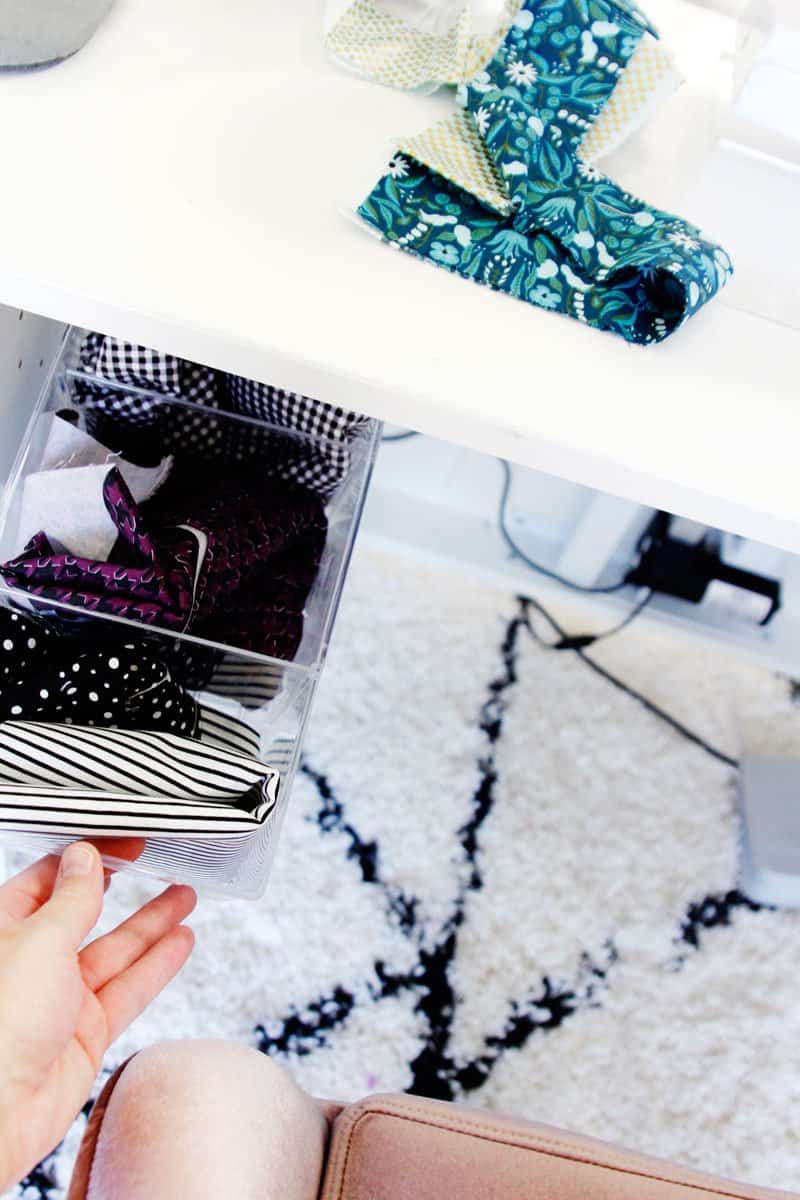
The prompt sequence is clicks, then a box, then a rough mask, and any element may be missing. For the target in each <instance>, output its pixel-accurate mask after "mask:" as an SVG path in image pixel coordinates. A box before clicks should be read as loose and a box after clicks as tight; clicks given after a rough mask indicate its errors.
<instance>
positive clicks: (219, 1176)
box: [89, 1040, 327, 1200]
mask: <svg viewBox="0 0 800 1200" xmlns="http://www.w3.org/2000/svg"><path fill="white" fill-rule="evenodd" d="M326 1135H327V1126H326V1122H325V1120H324V1117H323V1116H322V1114H321V1112H320V1110H319V1108H318V1107H317V1106H316V1105H315V1103H314V1101H313V1100H312V1099H311V1098H310V1097H309V1096H308V1095H307V1094H306V1093H305V1092H303V1091H302V1090H301V1089H300V1088H299V1087H298V1086H297V1084H295V1083H294V1081H293V1080H292V1078H291V1077H290V1076H289V1074H288V1073H287V1072H286V1071H285V1070H284V1069H283V1068H282V1067H280V1066H278V1065H277V1064H276V1063H275V1062H273V1061H272V1060H271V1059H268V1058H266V1057H265V1056H264V1055H263V1054H259V1053H258V1052H257V1051H256V1050H252V1049H250V1048H249V1047H247V1046H243V1045H241V1044H240V1043H236V1042H223V1041H216V1040H202V1041H201V1040H198V1041H174V1042H162V1043H159V1044H158V1045H155V1046H152V1047H150V1048H149V1049H147V1050H144V1051H142V1052H141V1053H140V1054H138V1055H137V1056H136V1057H135V1058H134V1059H133V1060H132V1061H131V1062H130V1063H129V1065H128V1066H127V1067H126V1069H125V1071H124V1072H123V1074H122V1076H121V1077H120V1080H119V1082H118V1084H117V1086H116V1088H115V1090H114V1092H113V1094H112V1097H111V1100H110V1103H109V1106H108V1111H107V1113H106V1117H105V1120H104V1122H103V1129H102V1133H101V1137H100V1141H99V1143H98V1152H97V1155H96V1159H95V1164H94V1168H93V1170H92V1178H91V1188H90V1193H89V1195H90V1200H112V1198H113V1200H117V1198H119V1200H129V1198H131V1200H138V1197H139V1196H140V1195H141V1196H142V1197H144V1196H148V1200H156V1198H157V1197H160V1196H161V1195H162V1194H163V1195H164V1196H167V1195H170V1189H171V1188H175V1187H179V1186H180V1187H181V1188H182V1189H183V1191H184V1194H189V1187H190V1186H191V1188H192V1189H194V1190H193V1191H192V1194H193V1195H194V1196H197V1197H198V1200H199V1198H200V1197H202V1196H204V1195H208V1196H212V1195H217V1194H222V1193H221V1192H219V1191H218V1189H219V1188H220V1187H223V1188H225V1187H227V1188H228V1190H229V1191H230V1189H231V1175H233V1176H234V1178H237V1179H238V1181H239V1184H240V1194H242V1195H250V1191H249V1188H248V1178H247V1177H248V1174H252V1175H253V1176H254V1178H257V1176H258V1175H259V1174H260V1175H261V1181H262V1187H263V1184H264V1182H265V1181H266V1180H269V1179H273V1180H274V1195H276V1196H278V1195H280V1196H284V1195H285V1196H287V1197H291V1200H294V1197H297V1198H298V1200H306V1197H314V1196H315V1195H316V1186H317V1182H318V1179H319V1173H320V1171H321V1169H322V1158H323V1154H324V1149H325V1140H326ZM157 1180H158V1181H159V1182H158V1184H157V1185H156V1181H157ZM154 1189H155V1190H154ZM233 1190H234V1191H235V1189H233ZM172 1194H173V1195H174V1194H177V1193H175V1192H172ZM253 1194H254V1195H255V1194H256V1192H255V1191H254V1192H253ZM262 1194H263V1195H264V1196H266V1197H269V1196H270V1195H272V1194H273V1189H271V1188H269V1189H268V1188H264V1190H263V1192H262Z"/></svg>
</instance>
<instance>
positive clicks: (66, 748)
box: [0, 721, 280, 838]
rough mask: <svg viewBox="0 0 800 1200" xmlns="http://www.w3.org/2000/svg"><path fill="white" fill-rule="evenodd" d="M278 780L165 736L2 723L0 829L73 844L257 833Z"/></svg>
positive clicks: (255, 764) (223, 754)
mask: <svg viewBox="0 0 800 1200" xmlns="http://www.w3.org/2000/svg"><path fill="white" fill-rule="evenodd" d="M279 784H280V773H279V771H277V770H276V769H275V768H273V767H271V766H267V765H266V764H265V763H262V762H260V761H259V760H258V759H255V758H252V757H248V756H246V755H243V754H237V753H235V752H233V751H232V750H230V749H226V750H222V749H216V748H215V747H213V746H210V745H208V744H205V743H202V742H196V741H192V740H191V739H189V738H183V737H178V736H176V735H174V734H169V733H155V732H144V731H142V730H135V731H134V730H124V731H123V730H117V729H97V728H88V727H86V726H79V725H71V726H63V725H49V724H44V723H39V722H36V721H6V722H3V723H1V724H0V829H4V830H14V831H17V832H25V833H28V832H35V831H42V832H48V833H50V834H53V833H59V834H64V835H65V836H70V837H87V836H95V837H96V836H111V837H114V836H122V835H128V834H136V835H139V836H142V837H165V836H174V837H191V838H194V837H214V838H224V837H226V836H228V835H229V834H230V835H237V836H239V835H242V834H247V833H254V832H257V831H258V830H259V829H261V828H262V827H263V826H264V824H265V822H266V821H267V820H268V818H269V816H270V814H271V813H272V812H273V811H274V809H275V805H276V803H277V798H278V788H279Z"/></svg>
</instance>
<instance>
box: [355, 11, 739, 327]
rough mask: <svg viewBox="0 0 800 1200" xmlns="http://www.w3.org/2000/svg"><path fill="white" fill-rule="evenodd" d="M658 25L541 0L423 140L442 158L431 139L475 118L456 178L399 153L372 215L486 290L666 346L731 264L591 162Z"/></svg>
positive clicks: (392, 233)
mask: <svg viewBox="0 0 800 1200" xmlns="http://www.w3.org/2000/svg"><path fill="white" fill-rule="evenodd" d="M653 32H654V31H653V30H652V27H651V26H650V25H649V24H648V23H647V21H646V19H645V18H643V16H642V14H641V13H640V11H639V10H638V8H636V6H635V5H633V4H628V3H624V4H623V3H621V2H616V3H615V2H614V0H592V3H591V5H587V4H586V3H585V0H550V2H548V3H546V4H545V3H542V2H541V0H527V3H525V4H524V5H523V6H522V7H521V9H520V11H519V12H518V14H517V16H516V17H515V19H514V22H513V25H512V28H511V30H510V32H509V34H508V36H507V37H506V39H505V41H504V42H503V44H502V46H501V47H500V49H499V50H498V51H497V53H496V54H495V56H494V58H493V59H492V61H491V62H490V63H489V64H488V65H487V66H486V67H485V69H484V70H482V71H480V72H479V73H478V74H477V75H476V76H475V77H474V78H473V79H471V80H470V81H469V82H468V84H467V85H466V88H465V90H464V101H465V105H466V113H465V116H464V118H462V119H460V120H458V121H453V122H451V123H450V125H449V126H448V128H447V130H442V129H441V128H440V129H439V131H438V133H437V134H436V135H433V134H431V133H429V134H428V135H427V137H426V136H425V135H423V137H422V150H423V153H422V154H421V158H422V159H427V161H428V162H430V161H432V159H431V155H430V153H429V151H430V148H431V145H434V149H435V146H436V144H437V143H441V141H442V139H443V138H445V137H451V138H455V139H456V140H458V138H459V136H460V133H459V131H463V130H464V129H465V128H466V126H465V122H466V121H471V122H472V128H471V129H470V131H469V133H468V134H466V135H464V143H463V145H464V146H465V147H466V149H463V147H462V149H461V150H453V149H451V150H450V152H449V156H448V159H447V161H448V164H449V166H448V174H449V175H450V179H447V178H445V177H444V176H443V175H441V174H439V173H438V172H437V171H435V170H434V169H432V168H431V167H430V166H429V165H427V164H426V163H425V162H415V161H414V159H413V158H408V159H406V158H404V157H403V156H402V155H396V156H395V158H394V159H393V160H392V162H391V163H390V166H389V170H388V171H387V173H386V175H384V177H383V178H382V179H381V180H380V181H379V183H378V184H377V186H376V187H375V188H374V189H373V191H372V192H371V193H370V195H369V196H368V197H367V198H366V200H365V201H364V202H363V204H362V205H361V206H360V207H359V210H358V212H359V215H360V216H361V217H362V218H363V220H364V221H366V222H367V224H369V225H370V226H371V227H372V228H374V229H376V230H377V231H378V232H379V233H380V234H381V235H382V236H383V237H384V238H386V240H388V241H389V242H392V243H393V244H395V245H397V246H398V247H400V248H401V249H404V250H406V251H407V252H409V253H412V254H415V255H417V256H418V257H421V258H424V259H426V260H427V261H429V262H431V263H434V264H435V265H438V266H442V267H446V268H447V269H449V270H451V271H456V272H458V273H459V274H461V275H463V276H465V277H467V278H470V279H474V280H475V281H477V282H479V283H483V284H484V285H486V286H489V287H492V288H494V289H497V290H500V291H505V292H507V293H509V294H510V295H512V296H515V297H517V298H520V299H524V300H526V301H528V302H529V303H532V304H536V305H538V306H540V307H543V308H547V309H550V310H552V311H558V312H562V313H565V314H568V315H570V316H573V317H575V318H577V319H578V320H580V321H582V322H585V323H587V324H590V325H594V326H595V327H597V328H600V329H606V330H609V331H611V332H614V333H617V334H619V335H621V336H622V337H624V338H626V340H628V341H631V342H636V343H639V344H644V345H647V344H650V343H652V342H658V341H661V340H663V338H665V337H667V336H668V335H669V334H670V333H672V332H673V331H674V330H675V329H677V328H678V327H679V325H681V324H682V323H683V322H684V321H685V320H686V319H687V318H688V317H689V316H691V315H692V314H693V313H695V312H696V311H697V310H698V309H699V308H700V307H701V306H702V305H703V304H705V303H707V301H708V300H710V299H711V298H712V297H713V296H715V295H716V293H717V292H718V291H719V289H720V288H721V287H723V286H724V284H725V283H726V281H727V279H728V278H729V276H730V274H731V272H732V267H731V263H730V259H729V258H728V255H727V254H726V252H725V251H724V250H723V249H722V248H721V247H720V246H717V245H716V244H715V243H713V242H710V241H708V240H707V239H705V238H704V237H703V235H702V234H701V233H700V231H699V230H698V229H696V228H695V227H694V226H693V225H690V224H689V223H688V222H686V221H684V220H683V219H682V218H680V217H677V216H674V215H672V214H670V213H666V212H664V211H662V210H660V209H657V208H653V207H651V206H649V205H647V204H645V203H644V202H643V201H641V200H639V199H638V198H636V197H635V196H633V195H631V194H630V193H628V192H626V191H625V190H624V189H622V188H620V187H619V186H618V185H617V184H615V183H613V181H611V180H610V179H607V178H606V177H605V176H603V175H602V174H601V173H600V172H599V171H598V170H597V168H596V167H594V166H593V165H591V164H589V163H587V162H585V161H584V160H583V159H582V158H581V156H580V147H581V143H582V140H583V138H584V137H585V136H586V134H587V133H588V132H589V131H591V129H592V128H593V126H594V124H595V122H596V121H597V120H598V118H599V116H600V114H601V113H602V111H603V108H604V106H605V104H606V103H607V102H608V101H609V99H610V98H611V97H612V96H613V94H614V92H615V89H616V87H617V84H618V82H619V80H620V79H621V78H623V77H624V71H625V68H626V65H627V63H628V61H629V60H630V59H631V58H632V57H633V56H634V55H635V53H636V50H637V48H638V46H639V45H640V42H641V40H642V38H643V37H644V36H645V34H646V33H648V34H652V33H653ZM417 141H418V144H419V139H417ZM481 147H482V148H483V149H482V153H483V155H485V156H486V158H487V159H488V160H489V161H490V162H491V171H488V170H487V169H486V168H485V166H481ZM406 148H407V149H408V148H409V147H408V146H406ZM411 150H412V151H413V152H416V151H415V150H414V147H413V145H412V146H411ZM433 161H435V156H434V159H433ZM453 164H455V167H456V169H455V170H453V169H452V165H453ZM465 174H466V176H467V177H468V176H470V175H474V176H476V177H477V178H478V180H479V186H478V187H477V188H475V189H474V194H470V192H469V191H467V190H465V189H464V188H463V186H459V183H458V182H453V178H456V179H458V178H459V175H461V180H460V181H461V183H462V184H463V182H465V179H464V176H465Z"/></svg>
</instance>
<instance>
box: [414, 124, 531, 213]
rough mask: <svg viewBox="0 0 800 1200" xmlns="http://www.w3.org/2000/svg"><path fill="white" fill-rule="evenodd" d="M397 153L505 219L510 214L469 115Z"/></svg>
mask: <svg viewBox="0 0 800 1200" xmlns="http://www.w3.org/2000/svg"><path fill="white" fill-rule="evenodd" d="M397 149H398V150H399V151H400V153H401V154H407V155H408V156H409V157H410V158H413V159H415V160H416V162H419V163H422V164H423V165H424V166H426V167H429V168H430V169H431V170H432V171H435V172H436V173H437V175H442V176H444V178H445V179H449V180H450V182H451V183H454V184H456V186H457V187H460V188H463V189H464V191H466V192H469V193H470V194H471V195H472V196H475V197H476V198H477V199H478V200H481V201H482V202H483V203H484V204H486V205H488V207H489V208H493V209H494V210H495V211H496V212H498V213H501V214H502V215H503V216H508V214H509V213H510V212H511V203H510V201H509V198H508V192H507V190H506V187H505V184H504V182H503V180H502V178H501V176H500V175H499V174H498V172H497V168H496V167H495V165H494V163H493V162H492V159H491V157H490V156H489V153H488V151H487V149H486V145H485V143H484V141H483V138H482V137H481V136H480V134H479V133H478V129H477V127H476V125H475V122H474V121H473V119H472V117H471V116H470V115H469V113H467V112H464V110H463V109H459V110H458V111H457V112H456V113H454V114H453V116H452V117H447V118H446V119H445V120H444V121H439V122H437V124H436V125H432V126H431V128H430V129H426V130H425V131H424V132H423V133H419V134H417V135H416V137H409V138H403V139H401V140H400V141H399V142H398V145H397Z"/></svg>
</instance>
